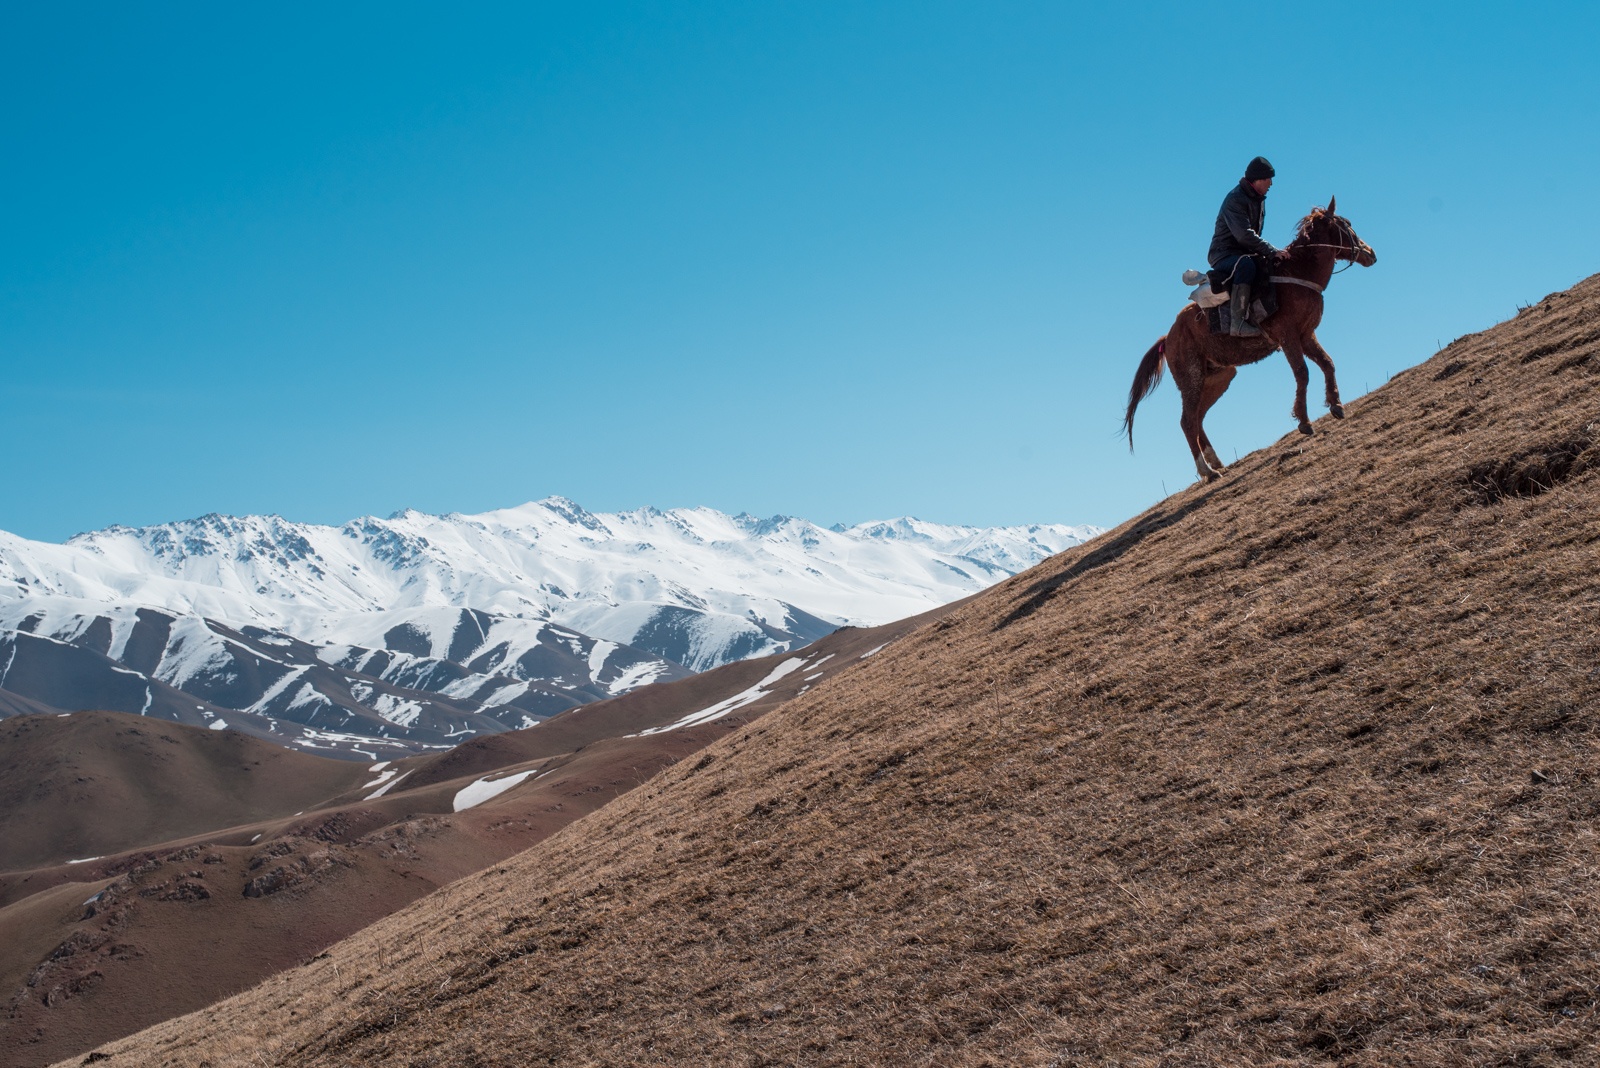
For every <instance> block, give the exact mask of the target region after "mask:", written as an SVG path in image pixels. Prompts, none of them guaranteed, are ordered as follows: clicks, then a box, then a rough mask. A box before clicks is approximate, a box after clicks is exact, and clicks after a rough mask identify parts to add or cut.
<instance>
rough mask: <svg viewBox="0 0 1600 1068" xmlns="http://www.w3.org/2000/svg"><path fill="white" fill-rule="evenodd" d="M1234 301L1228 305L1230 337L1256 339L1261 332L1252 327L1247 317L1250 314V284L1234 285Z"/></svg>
mask: <svg viewBox="0 0 1600 1068" xmlns="http://www.w3.org/2000/svg"><path fill="white" fill-rule="evenodd" d="M1231 295H1232V298H1233V299H1232V301H1231V302H1230V303H1229V305H1228V336H1229V337H1255V336H1256V335H1258V334H1260V333H1261V331H1259V330H1257V329H1256V328H1255V327H1253V326H1251V325H1250V322H1249V320H1247V319H1246V318H1245V316H1247V315H1249V314H1250V286H1249V283H1245V282H1235V283H1233V291H1232V294H1231Z"/></svg>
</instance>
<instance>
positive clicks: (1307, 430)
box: [1300, 423, 1315, 437]
mask: <svg viewBox="0 0 1600 1068" xmlns="http://www.w3.org/2000/svg"><path fill="white" fill-rule="evenodd" d="M1300 433H1302V434H1305V435H1307V436H1308V437H1309V436H1310V435H1311V434H1314V433H1315V431H1314V430H1312V429H1311V424H1310V423H1301V424H1300Z"/></svg>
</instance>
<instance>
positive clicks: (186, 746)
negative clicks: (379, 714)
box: [0, 712, 370, 872]
mask: <svg viewBox="0 0 1600 1068" xmlns="http://www.w3.org/2000/svg"><path fill="white" fill-rule="evenodd" d="M367 778H370V776H368V775H366V769H365V768H364V767H362V766H360V765H355V764H351V763H349V762H348V761H337V760H327V759H324V758H321V757H315V756H309V755H307V754H305V753H296V752H292V751H290V750H288V749H285V748H283V747H282V746H277V745H273V744H271V743H270V742H263V741H260V740H259V739H256V738H251V737H248V736H246V735H243V734H240V733H239V732H237V731H210V730H201V729H199V728H195V727H188V726H184V725H183V724H181V723H169V722H165V721H162V720H151V719H146V718H143V717H140V716H130V715H125V714H123V713H118V712H79V713H75V714H73V715H70V716H68V715H59V714H55V715H50V714H47V715H23V716H14V717H11V718H7V719H0V872H5V871H15V870H18V869H21V868H29V867H36V866H38V865H41V864H47V863H56V864H59V863H61V862H63V861H66V860H73V859H77V860H82V859H86V858H92V857H99V856H102V855H104V854H108V853H117V852H120V851H122V850H125V849H129V848H132V847H134V846H140V845H150V844H152V843H156V842H165V841H170V840H172V839H174V838H182V837H186V836H188V835H191V834H198V833H201V832H204V831H208V830H214V829H216V828H219V827H231V826H233V825H235V824H242V823H248V822H252V821H255V820H260V819H265V818H268V817H272V816H285V815H288V814H289V813H292V812H295V811H297V810H301V809H305V808H309V807H312V806H313V805H314V804H316V803H317V802H320V801H323V800H324V799H326V798H328V797H331V796H333V795H335V794H337V793H339V792H341V791H343V790H346V789H349V788H350V787H351V786H354V785H356V784H357V783H360V782H363V781H365V780H366V779H367Z"/></svg>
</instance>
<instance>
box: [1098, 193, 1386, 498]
mask: <svg viewBox="0 0 1600 1068" xmlns="http://www.w3.org/2000/svg"><path fill="white" fill-rule="evenodd" d="M1333 205H1334V198H1332V197H1330V198H1329V199H1328V206H1327V207H1326V208H1312V209H1311V214H1310V215H1307V216H1306V217H1305V218H1304V219H1301V220H1300V228H1299V230H1298V231H1297V232H1296V234H1295V236H1294V240H1293V241H1290V242H1289V245H1288V247H1287V248H1285V249H1284V250H1283V251H1282V252H1280V253H1279V254H1278V258H1277V260H1276V261H1275V262H1274V263H1273V265H1272V277H1273V278H1275V279H1277V280H1278V281H1277V296H1278V310H1277V311H1276V312H1274V313H1273V314H1272V315H1271V316H1270V317H1269V318H1268V319H1267V320H1266V322H1264V323H1261V324H1260V326H1261V334H1260V336H1259V337H1228V336H1227V335H1224V334H1213V333H1211V331H1210V329H1209V327H1208V325H1207V322H1206V313H1205V312H1204V311H1202V310H1201V309H1200V307H1199V306H1197V305H1195V304H1192V303H1191V304H1187V305H1185V306H1184V308H1183V310H1182V311H1180V312H1179V313H1178V318H1177V321H1175V322H1174V323H1173V324H1172V329H1171V330H1169V331H1167V333H1166V334H1165V335H1164V336H1163V337H1162V338H1160V340H1158V341H1157V342H1156V343H1155V344H1154V345H1152V346H1150V351H1149V352H1147V353H1145V354H1144V359H1143V360H1141V361H1140V362H1139V370H1138V373H1137V374H1135V375H1134V376H1133V388H1132V389H1131V390H1129V391H1128V415H1127V417H1126V418H1125V419H1124V420H1123V423H1122V425H1123V428H1124V429H1125V430H1126V431H1127V432H1128V448H1129V449H1130V450H1131V449H1132V448H1133V411H1134V409H1135V408H1137V407H1139V402H1140V401H1142V400H1144V399H1145V398H1146V397H1147V396H1149V395H1150V391H1151V390H1153V389H1155V388H1156V384H1157V383H1158V382H1160V381H1161V365H1162V364H1163V363H1165V364H1166V366H1167V367H1168V368H1169V369H1170V370H1171V371H1172V381H1173V384H1174V385H1176V386H1177V387H1178V392H1179V393H1180V394H1181V395H1182V397H1183V415H1182V416H1181V417H1180V418H1179V420H1178V424H1179V425H1180V426H1181V427H1183V436H1184V437H1185V438H1187V439H1188V441H1189V451H1190V452H1191V453H1193V454H1194V465H1195V468H1196V469H1197V470H1198V471H1199V472H1200V477H1201V478H1204V479H1205V480H1206V481H1207V482H1210V481H1212V480H1214V479H1216V478H1217V477H1218V476H1219V474H1220V472H1221V471H1222V461H1221V460H1219V459H1217V452H1216V450H1215V449H1213V448H1212V447H1211V441H1210V439H1209V438H1207V437H1206V432H1205V429H1204V427H1202V426H1201V421H1202V420H1203V419H1205V417H1206V412H1207V411H1209V410H1210V409H1211V406H1212V405H1213V404H1215V403H1217V398H1218V397H1220V396H1222V394H1223V393H1224V392H1226V391H1227V388H1228V383H1229V382H1232V381H1233V376H1234V375H1235V374H1236V373H1238V369H1239V368H1240V367H1242V366H1244V365H1245V364H1247V363H1255V362H1256V361H1258V360H1263V359H1266V358H1267V357H1268V356H1270V355H1272V353H1274V352H1276V351H1277V350H1278V349H1282V350H1283V354H1284V355H1285V356H1286V357H1288V359H1289V369H1290V370H1292V371H1293V372H1294V385H1295V391H1294V410H1293V414H1294V417H1295V419H1296V420H1298V421H1299V423H1300V432H1301V433H1302V434H1309V433H1311V420H1310V419H1309V418H1308V417H1307V416H1306V381H1307V380H1308V379H1309V378H1310V375H1309V374H1308V373H1307V371H1306V357H1307V356H1309V357H1311V360H1312V362H1313V363H1315V364H1316V365H1317V366H1318V367H1320V368H1321V369H1322V377H1323V382H1324V384H1325V385H1326V386H1327V401H1328V411H1329V412H1331V413H1332V414H1333V417H1334V418H1335V419H1343V418H1344V407H1343V405H1341V404H1340V403H1339V386H1338V383H1337V382H1336V381H1335V380H1334V377H1333V360H1331V359H1329V357H1328V353H1327V351H1326V350H1324V349H1323V347H1322V345H1321V344H1320V343H1319V342H1318V341H1317V334H1316V329H1317V325H1318V324H1319V323H1321V322H1322V294H1323V290H1325V289H1326V288H1327V286H1328V279H1330V278H1332V277H1333V265H1334V262H1335V261H1336V260H1353V261H1354V262H1356V263H1359V264H1360V265H1361V266H1363V267H1371V266H1372V265H1373V264H1374V263H1376V262H1378V256H1377V254H1376V253H1374V252H1373V251H1372V248H1371V247H1370V246H1369V245H1368V244H1367V243H1366V242H1365V241H1363V240H1361V239H1360V238H1359V237H1357V236H1356V232H1355V229H1354V228H1353V227H1352V226H1351V225H1350V221H1349V220H1348V219H1345V218H1342V217H1341V216H1338V215H1335V214H1334V211H1333ZM1285 279H1294V281H1285Z"/></svg>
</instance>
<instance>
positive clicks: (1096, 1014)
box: [103, 277, 1600, 1068]
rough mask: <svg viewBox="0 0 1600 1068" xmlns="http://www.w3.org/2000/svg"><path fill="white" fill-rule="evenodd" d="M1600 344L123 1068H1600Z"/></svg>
mask: <svg viewBox="0 0 1600 1068" xmlns="http://www.w3.org/2000/svg"><path fill="white" fill-rule="evenodd" d="M1597 353H1600V277H1597V278H1593V279H1590V280H1588V281H1586V282H1584V283H1583V284H1581V285H1579V286H1578V287H1576V288H1575V289H1573V290H1571V291H1570V292H1567V293H1563V294H1557V295H1555V296H1552V297H1551V298H1548V299H1546V300H1545V301H1543V302H1541V303H1540V304H1539V305H1538V306H1536V307H1534V308H1531V309H1528V310H1526V311H1524V312H1523V313H1521V314H1519V315H1518V316H1517V317H1516V319H1514V320H1512V321H1510V322H1508V323H1505V324H1503V325H1501V326H1500V327H1497V328H1495V329H1494V330H1491V331H1488V332H1486V333H1484V334H1479V335H1475V336H1472V337H1468V338H1464V339H1461V340H1460V341H1457V342H1456V343H1454V344H1452V345H1451V346H1450V347H1449V348H1447V349H1446V350H1444V351H1443V352H1441V353H1439V354H1438V355H1436V356H1435V357H1433V358H1432V359H1431V360H1429V361H1428V362H1426V363H1424V364H1423V365H1421V366H1419V367H1417V368H1413V369H1412V370H1410V371H1408V372H1406V373H1404V374H1402V375H1400V376H1397V377H1396V379H1394V380H1393V381H1392V382H1391V383H1390V384H1389V385H1388V386H1386V387H1385V388H1384V389H1382V390H1380V391H1379V392H1377V393H1375V394H1373V395H1370V396H1368V397H1365V398H1363V399H1361V400H1359V401H1356V402H1354V403H1352V404H1350V405H1349V406H1348V410H1349V413H1350V417H1349V418H1348V419H1347V420H1346V421H1344V422H1342V423H1337V424H1336V423H1333V422H1331V421H1330V420H1327V419H1324V420H1322V421H1321V422H1320V423H1319V424H1318V434H1317V436H1316V437H1314V438H1310V439H1302V438H1300V437H1298V436H1295V437H1292V438H1286V439H1285V440H1283V441H1281V442H1279V443H1278V444H1277V445H1275V446H1273V447H1271V448H1268V449H1265V450H1262V451H1261V452H1258V453H1255V454H1253V455H1251V456H1249V457H1246V458H1245V459H1244V460H1243V461H1242V462H1240V463H1239V464H1237V465H1236V467H1235V469H1234V470H1233V471H1232V472H1230V473H1229V474H1228V475H1227V476H1226V477H1225V478H1224V480H1223V481H1221V482H1220V483H1218V484H1216V485H1214V486H1209V487H1206V486H1198V487H1195V488H1192V489H1189V490H1187V491H1185V492H1183V493H1180V494H1177V495H1175V496H1173V497H1172V498H1169V499H1168V500H1167V501H1165V502H1163V503H1162V504H1161V505H1159V506H1158V507H1156V508H1154V509H1152V510H1150V511H1149V512H1147V513H1146V514H1144V515H1142V516H1139V517H1138V518H1136V519H1134V520H1133V521H1131V522H1129V523H1127V524H1125V525H1124V526H1122V527H1120V528H1119V529H1117V530H1115V531H1112V532H1110V533H1109V534H1107V535H1105V536H1103V537H1101V538H1100V539H1097V540H1096V541H1095V542H1092V543H1090V544H1088V545H1086V546H1083V547H1081V548H1079V549H1076V550H1073V551H1070V552H1068V553H1065V554H1062V555H1061V556H1059V557H1056V558H1054V559H1052V560H1051V561H1048V562H1047V563H1045V564H1043V565H1041V566H1040V567H1038V568H1035V569H1034V570H1032V571H1030V572H1028V573H1026V574H1024V575H1021V576H1018V577H1017V578H1016V579H1015V580H1012V581H1010V582H1008V583H1006V584H1005V585H1003V586H1002V587H1000V588H997V589H996V590H994V591H991V592H990V593H988V594H986V595H984V596H981V597H980V598H978V599H976V600H975V601H973V602H972V603H970V604H968V605H966V606H964V607H963V608H961V609H960V610H958V611H956V612H954V613H952V614H951V615H949V616H947V617H946V618H945V619H943V620H941V621H939V622H937V623H935V624H932V625H930V626H927V627H925V628H923V629H921V630H920V631H918V632H917V633H915V634H912V635H910V636H908V637H906V638H903V639H901V640H900V641H899V642H897V643H896V644H895V645H894V646H892V647H891V648H889V649H888V650H885V651H884V652H883V653H882V654H881V655H879V656H877V657H874V658H873V659H871V660H869V661H867V662H866V663H865V664H863V665H862V666H861V667H860V668H858V669H856V670H853V671H851V672H848V673H844V674H841V675H839V676H838V677H837V678H836V679H835V680H833V681H832V682H828V683H825V684H823V685H821V686H819V687H818V688H817V689H815V690H813V691H811V692H810V693H808V694H806V695H804V696H802V697H800V698H799V699H797V700H795V701H792V702H789V703H788V704H786V705H784V706H783V707H782V708H780V709H779V710H778V711H776V712H774V713H773V714H770V715H768V716H767V717H765V718H764V719H762V720H760V721H759V722H757V723H755V724H753V725H752V726H750V727H749V728H748V729H741V730H739V731H738V732H736V733H735V734H734V735H733V736H730V737H727V738H725V739H724V740H722V741H721V742H719V743H717V744H716V745H714V746H713V747H711V748H709V749H708V750H706V751H705V752H704V753H703V754H702V755H701V756H699V757H698V758H697V759H694V760H684V761H681V762H679V763H678V764H676V765H675V766H673V767H672V768H670V769H669V770H667V771H666V772H664V773H663V774H662V775H661V776H659V777H658V778H656V779H655V780H653V781H652V782H650V783H648V784H647V785H646V786H645V787H644V788H643V789H639V790H635V791H633V792H632V793H629V794H628V795H626V796H624V797H621V798H619V799H618V800H617V801H616V802H613V803H612V804H610V805H608V806H606V807H605V808H604V809H602V810H600V811H598V812H596V813H594V814H592V815H591V816H590V817H589V818H587V819H585V820H583V821H581V822H579V823H577V824H574V825H572V826H570V827H568V828H566V830H564V831H563V832H561V833H559V834H557V835H554V836H553V837H551V838H550V839H548V840H547V841H545V842H544V843H542V844H541V845H540V846H538V847H536V848H534V849H531V850H529V851H527V852H525V853H523V854H521V855H520V856H518V857H516V858H515V859H514V860H511V861H509V862H507V863H505V864H502V865H501V866H499V867H496V868H494V869H492V870H490V871H486V872H483V873H480V874H478V875H475V876H472V877H469V878H467V879H464V880H462V881H460V882H458V883H456V884H454V885H452V886H450V887H447V888H445V889H444V890H443V891H441V892H439V893H437V894H435V895H432V896H430V897H429V898H427V899H426V900H424V901H420V902H418V903H417V904H416V905H414V906H412V907H411V908H408V909H406V910H405V911H403V912H401V913H399V914H397V915H395V916H392V917H390V918H389V919H387V920H385V921H383V922H380V923H378V924H376V925H374V926H373V927H371V928H369V929H367V930H365V931H363V932H361V933H360V934H359V935H357V936H355V937H353V938H351V939H348V940H346V941H345V942H343V943H341V944H339V945H338V946H336V947H334V948H333V949H332V951H331V952H330V953H329V955H328V957H327V958H326V959H321V960H317V961H313V962H311V963H309V964H306V965H305V966H302V967H299V968H295V969H293V970H291V971H289V972H286V973H284V974H282V975H280V976H277V977H274V978H273V979H271V980H269V981H268V982H266V983H264V984H263V985H261V986H259V987H257V988H256V989H254V990H252V991H249V992H246V993H244V994H242V995H240V996H238V997H236V998H233V999H230V1000H229V1001H226V1002H223V1003H221V1004H219V1005H217V1006H214V1007H213V1008H211V1009H208V1010H206V1011H204V1012H201V1013H197V1014H195V1015H192V1016H189V1017H186V1018H184V1019H180V1020H175V1021H171V1022H169V1023H167V1024H164V1025H161V1026H159V1027H156V1028H153V1029H151V1030H149V1031H147V1032H145V1033H142V1034H140V1035H138V1036H135V1037H133V1038H131V1039H129V1040H126V1041H123V1042H119V1043H116V1044H113V1045H111V1046H108V1047H106V1049H105V1050H104V1051H103V1052H106V1053H109V1054H111V1055H112V1056H113V1057H114V1060H113V1061H112V1062H111V1063H112V1064H114V1065H118V1066H121V1065H173V1066H197V1065H201V1064H210V1065H215V1066H218V1068H220V1066H223V1065H260V1064H267V1065H347V1064H362V1065H385V1064H397V1065H398V1064H405V1065H431V1066H444V1065H463V1066H465V1065H484V1064H524V1063H540V1064H542V1063H556V1064H594V1065H599V1064H608V1065H609V1064H615V1065H622V1064H740V1065H744V1064H750V1065H755V1064H941V1065H980V1064H983V1065H1090V1064H1107V1063H1116V1064H1122V1065H1157V1064H1162V1065H1169V1064H1170V1065H1178V1064H1185V1065H1187V1064H1196V1065H1200V1064H1204V1065H1213V1064H1218V1065H1220V1064H1227V1065H1252V1064H1260V1065H1266V1064H1321V1063H1326V1062H1329V1061H1340V1062H1342V1063H1349V1064H1401V1063H1403V1064H1409V1065H1432V1064H1437V1065H1460V1064H1556V1063H1568V1062H1578V1063H1593V1061H1594V1059H1595V1055H1594V1052H1593V1051H1594V1049H1595V1048H1596V1039H1597V1037H1600V1035H1597V1031H1600V1028H1597V1026H1596V997H1597V994H1596V991H1597V990H1600V956H1597V954H1596V953H1595V950H1594V947H1595V945H1596V942H1597V939H1600V926H1597V923H1596V910H1597V908H1600V898H1597V894H1596V885H1595V873H1596V872H1597V871H1600V840H1597V827H1596V818H1597V816H1600V784H1597V783H1596V781H1595V769H1596V766H1597V765H1596V760H1595V758H1596V755H1597V753H1596V748H1597V746H1596V742H1597V739H1596V733H1595V725H1596V719H1595V703H1596V698H1597V696H1600V672H1597V670H1596V665H1597V664H1600V630H1597V627H1596V623H1597V619H1600V577H1597V575H1600V546H1597V539H1600V471H1597V468H1600V452H1597V448H1596V441H1597V439H1600V392H1597V389H1600V373H1597V372H1600V354H1597ZM1152 437H1153V435H1152ZM1151 447H1154V446H1153V445H1152V446H1151ZM1166 447H1171V448H1179V447H1181V446H1180V445H1179V444H1178V442H1177V440H1176V434H1175V433H1173V434H1172V435H1171V437H1170V438H1168V439H1167V441H1166Z"/></svg>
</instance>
